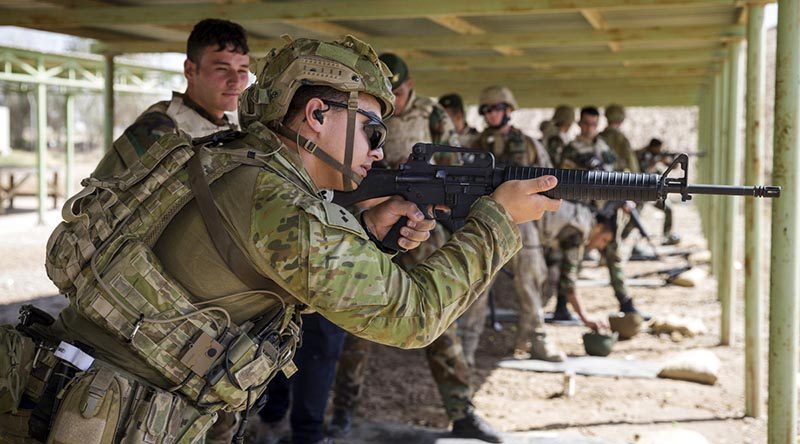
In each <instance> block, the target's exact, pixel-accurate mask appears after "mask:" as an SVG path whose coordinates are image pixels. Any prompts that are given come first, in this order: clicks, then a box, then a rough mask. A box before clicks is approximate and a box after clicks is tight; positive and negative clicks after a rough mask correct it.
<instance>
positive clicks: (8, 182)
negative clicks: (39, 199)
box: [0, 166, 63, 214]
mask: <svg viewBox="0 0 800 444" xmlns="http://www.w3.org/2000/svg"><path fill="white" fill-rule="evenodd" d="M46 171H47V173H46V174H47V176H48V177H49V178H50V180H48V181H47V195H48V196H49V197H52V198H53V208H54V209H55V208H58V199H59V198H60V197H63V192H62V191H61V188H60V187H59V186H58V174H59V171H60V169H59V168H47V170H46ZM36 173H37V169H36V167H32V166H31V167H28V166H0V214H3V213H5V211H6V208H8V209H11V208H14V198H15V197H18V196H33V197H36V196H38V194H37V192H36V185H35V183H34V185H33V189H34V191H30V189H31V187H25V188H24V187H23V186H24V185H25V184H26V183H30V182H31V181H30V180H29V179H31V178H33V179H34V182H35V179H36ZM6 201H8V204H6Z"/></svg>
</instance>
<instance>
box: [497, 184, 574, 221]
mask: <svg viewBox="0 0 800 444" xmlns="http://www.w3.org/2000/svg"><path fill="white" fill-rule="evenodd" d="M556 185H558V180H557V179H556V178H555V177H554V176H542V177H537V178H535V179H529V180H510V181H508V182H504V183H503V184H502V185H500V186H499V187H497V189H496V190H495V191H494V193H492V196H491V197H492V199H494V200H495V201H496V202H497V203H499V204H500V205H502V206H503V208H505V209H506V211H508V212H509V214H511V218H512V219H513V220H514V223H516V224H521V223H524V222H528V221H531V220H539V219H541V218H542V215H543V214H544V212H545V211H558V208H559V207H560V206H561V200H560V199H558V200H556V199H550V198H549V197H547V196H544V195H541V194H539V193H542V192H544V191H547V190H550V189H553V188H555V186H556Z"/></svg>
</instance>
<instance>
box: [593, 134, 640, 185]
mask: <svg viewBox="0 0 800 444" xmlns="http://www.w3.org/2000/svg"><path fill="white" fill-rule="evenodd" d="M600 138H601V139H603V141H605V142H606V144H607V145H608V146H609V147H610V148H611V151H613V152H614V155H615V156H616V157H617V161H616V162H615V163H614V170H615V171H629V172H631V173H638V172H639V171H640V170H639V159H637V158H636V153H634V152H633V149H631V143H630V141H628V138H627V137H625V135H624V134H622V131H620V130H619V129H617V128H612V127H610V126H609V127H607V128H606V129H604V130H603V132H602V133H600Z"/></svg>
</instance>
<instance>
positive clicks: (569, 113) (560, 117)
mask: <svg viewBox="0 0 800 444" xmlns="http://www.w3.org/2000/svg"><path fill="white" fill-rule="evenodd" d="M552 120H553V123H555V124H556V125H557V126H562V125H566V124H568V123H569V124H572V123H575V108H573V107H571V106H569V105H558V106H557V107H556V110H555V111H554V112H553V119H552Z"/></svg>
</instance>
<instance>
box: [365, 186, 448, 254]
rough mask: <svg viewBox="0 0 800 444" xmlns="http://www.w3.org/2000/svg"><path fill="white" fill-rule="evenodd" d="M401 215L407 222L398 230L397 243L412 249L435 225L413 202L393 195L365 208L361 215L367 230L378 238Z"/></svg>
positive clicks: (383, 234)
mask: <svg viewBox="0 0 800 444" xmlns="http://www.w3.org/2000/svg"><path fill="white" fill-rule="evenodd" d="M403 216H405V217H407V218H408V222H407V223H406V226H405V227H403V228H402V229H401V230H400V236H401V237H400V239H399V240H398V242H397V243H398V245H400V247H402V248H404V249H406V250H413V249H414V248H417V247H418V246H419V244H421V243H422V242H425V241H426V240H428V238H429V237H430V236H431V235H430V232H431V230H433V229H434V227H436V221H435V220H433V219H425V216H424V215H423V214H422V212H421V211H420V210H419V208H417V206H416V205H415V204H414V203H413V202H409V201H407V200H405V199H403V198H402V197H399V196H394V197H392V198H391V199H388V200H386V201H384V202H383V203H381V204H379V205H376V206H375V207H373V208H370V209H369V210H367V211H366V212H365V213H364V216H363V217H364V223H365V224H366V226H367V228H368V229H369V231H370V232H371V233H372V234H373V235H374V236H375V237H376V238H377V239H378V240H383V238H384V237H385V236H386V234H387V233H388V232H389V230H390V229H391V228H392V226H393V225H394V224H395V223H396V222H397V221H398V220H400V218H401V217H403Z"/></svg>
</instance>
